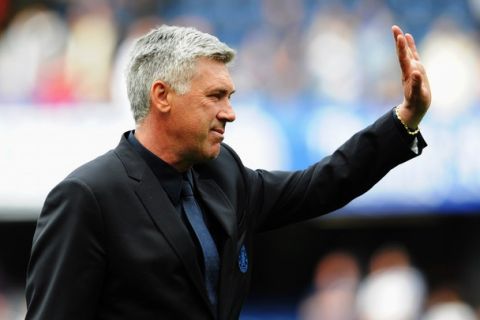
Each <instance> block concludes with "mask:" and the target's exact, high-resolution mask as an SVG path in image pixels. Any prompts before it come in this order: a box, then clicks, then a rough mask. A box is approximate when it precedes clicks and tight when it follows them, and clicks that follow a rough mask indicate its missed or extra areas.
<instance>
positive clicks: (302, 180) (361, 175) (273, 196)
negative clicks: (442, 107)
mask: <svg viewBox="0 0 480 320" xmlns="http://www.w3.org/2000/svg"><path fill="white" fill-rule="evenodd" d="M417 141H418V149H419V152H418V154H421V151H422V149H423V148H424V147H425V146H426V143H425V141H424V140H423V138H422V136H421V135H418V136H417ZM418 154H417V153H415V152H413V151H412V148H411V144H410V143H408V142H407V141H406V139H405V137H404V134H403V133H402V132H401V131H400V130H399V128H398V127H397V126H396V124H395V119H394V118H393V116H392V113H391V111H390V112H388V113H386V114H385V115H384V116H382V117H381V118H379V119H378V120H377V121H376V122H374V123H373V124H372V125H370V126H369V127H367V128H365V129H364V130H362V131H360V132H358V133H357V134H355V135H354V136H353V137H351V138H350V139H349V140H348V141H347V142H345V143H344V144H343V145H342V146H341V147H340V148H338V149H337V150H336V151H335V152H334V153H333V154H332V155H330V156H328V157H326V158H324V159H323V160H321V161H320V162H318V163H316V164H314V165H312V166H310V167H309V168H307V169H306V170H302V171H295V172H280V171H265V170H256V171H252V170H247V177H248V185H249V198H250V201H249V203H250V209H249V212H251V213H252V216H251V217H250V219H252V221H251V223H253V224H254V226H255V228H256V230H257V231H264V230H269V229H273V228H278V227H281V226H284V225H287V224H291V223H295V222H299V221H302V220H306V219H310V218H313V217H317V216H320V215H322V214H325V213H328V212H331V211H333V210H335V209H338V208H340V207H342V206H344V205H346V204H347V203H348V202H350V201H351V200H353V199H354V198H356V197H358V196H359V195H361V194H363V193H364V192H366V191H367V190H369V189H370V188H371V187H372V186H373V185H374V184H375V183H377V182H378V181H379V180H380V179H381V178H382V177H383V176H385V175H386V174H387V173H388V172H389V171H390V170H391V169H392V168H394V167H395V166H397V165H399V164H401V163H403V162H405V161H407V160H409V159H411V158H413V157H415V156H417V155H418Z"/></svg>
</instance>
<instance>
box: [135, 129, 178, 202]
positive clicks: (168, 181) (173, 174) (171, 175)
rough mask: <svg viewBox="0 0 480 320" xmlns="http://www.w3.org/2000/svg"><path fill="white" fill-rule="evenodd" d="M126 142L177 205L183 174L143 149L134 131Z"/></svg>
mask: <svg viewBox="0 0 480 320" xmlns="http://www.w3.org/2000/svg"><path fill="white" fill-rule="evenodd" d="M127 140H128V142H129V143H130V144H131V145H132V147H133V148H134V149H135V151H136V152H137V153H138V154H139V155H140V156H141V157H142V158H143V160H145V162H146V163H147V165H148V166H149V167H150V169H152V171H153V173H154V174H155V176H156V177H157V179H158V181H159V182H160V184H161V186H162V187H163V189H164V190H165V192H166V193H167V195H168V197H169V198H170V200H171V201H172V203H173V204H174V205H177V204H179V203H180V193H181V191H182V179H183V174H182V173H180V172H178V171H177V170H175V168H173V167H172V166H171V165H169V164H168V163H166V162H165V161H163V160H162V159H160V158H159V157H157V156H156V155H155V154H153V153H152V152H151V151H150V150H148V149H147V148H145V147H144V146H143V145H142V144H141V143H140V142H139V141H138V140H137V138H136V137H135V131H134V130H133V131H130V133H129V134H128V137H127Z"/></svg>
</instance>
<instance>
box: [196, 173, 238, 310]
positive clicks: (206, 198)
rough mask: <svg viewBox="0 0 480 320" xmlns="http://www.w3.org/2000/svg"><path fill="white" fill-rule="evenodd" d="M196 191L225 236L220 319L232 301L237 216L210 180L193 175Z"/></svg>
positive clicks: (223, 194) (222, 253) (219, 296)
mask: <svg viewBox="0 0 480 320" xmlns="http://www.w3.org/2000/svg"><path fill="white" fill-rule="evenodd" d="M194 179H195V181H196V184H197V190H198V193H199V195H200V197H201V200H202V201H203V203H204V204H205V207H206V208H205V209H206V210H207V213H208V214H211V215H213V216H214V217H215V219H217V221H218V222H219V223H220V225H221V226H222V228H223V230H224V231H225V233H226V235H227V239H226V240H225V243H224V244H223V250H222V252H221V261H222V262H221V263H222V265H221V271H220V281H219V284H218V287H219V289H218V308H219V310H218V311H219V315H220V318H223V316H224V315H225V314H227V313H228V311H229V309H225V308H226V307H227V306H228V305H229V303H226V302H228V301H229V300H230V299H232V295H233V293H232V288H231V284H232V283H234V281H233V280H232V276H233V275H234V274H235V270H234V268H235V267H236V266H237V256H236V243H237V238H238V235H237V216H236V213H235V210H234V208H233V206H232V204H231V202H230V201H229V200H228V198H227V197H226V195H225V193H224V192H223V191H222V190H221V188H220V187H219V186H218V185H217V184H216V183H215V181H213V180H211V179H202V178H199V177H198V175H195V174H194Z"/></svg>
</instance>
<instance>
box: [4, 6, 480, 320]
mask: <svg viewBox="0 0 480 320" xmlns="http://www.w3.org/2000/svg"><path fill="white" fill-rule="evenodd" d="M162 23H167V24H177V25H189V26H194V27H197V28H198V29H200V30H203V31H207V32H210V33H212V34H215V35H216V36H218V37H219V38H220V39H221V40H223V41H225V42H227V43H228V44H229V45H231V46H232V47H233V48H235V49H236V50H237V52H238V56H237V59H236V62H235V63H234V65H233V66H232V69H231V70H232V77H233V79H234V81H235V83H236V86H237V93H236V94H235V95H234V97H233V103H234V107H235V108H236V112H237V121H236V122H235V123H234V124H231V125H230V126H229V127H228V128H227V139H226V142H227V143H229V144H230V145H232V146H233V147H234V148H235V149H236V150H237V151H238V153H239V154H240V156H241V157H242V159H243V160H244V162H245V164H246V165H248V166H249V167H252V168H266V169H286V170H292V169H299V168H303V167H305V166H308V165H309V164H311V163H312V162H314V161H316V160H318V159H320V158H321V157H323V156H325V155H328V154H329V153H330V152H332V151H333V150H334V149H335V148H336V147H337V146H339V145H340V144H341V142H343V141H344V140H345V139H347V138H348V137H349V136H350V135H352V134H353V133H354V132H356V131H357V130H359V129H361V128H362V127H364V126H366V125H367V124H369V123H370V122H371V121H373V120H374V119H375V118H377V117H379V116H380V115H381V114H383V113H384V112H387V111H388V110H389V109H390V108H392V107H393V106H395V105H396V104H398V103H399V102H400V101H401V94H402V91H401V81H400V72H399V69H398V65H397V61H396V55H395V50H394V43H393V39H392V37H391V33H390V27H391V25H392V24H398V25H400V26H401V27H402V28H403V29H404V30H405V31H406V32H409V33H412V34H413V35H414V36H415V38H416V40H417V47H418V48H419V51H420V54H421V56H422V60H423V62H424V64H425V66H426V68H427V71H428V74H429V77H430V81H431V86H432V91H433V103H432V108H431V111H430V112H429V114H428V116H427V117H426V119H425V120H424V122H423V123H422V132H423V134H424V136H425V138H426V140H427V142H428V143H429V147H428V148H427V149H426V150H425V152H424V155H422V156H421V157H420V158H418V159H415V160H413V161H411V162H409V163H407V164H404V165H402V166H401V167H399V168H397V169H395V170H394V171H393V172H391V174H389V175H388V176H387V177H386V178H385V179H384V180H382V181H381V182H380V183H379V184H378V185H377V186H375V187H374V188H373V189H372V190H371V191H370V192H369V193H368V194H366V195H365V196H363V197H361V198H359V199H357V200H355V201H353V202H352V203H351V204H349V205H348V206H347V207H346V208H343V209H341V210H339V212H336V213H334V214H332V215H330V216H326V217H322V218H319V219H316V220H314V221H310V222H307V223H302V224H299V225H295V226H292V227H289V228H286V229H282V230H279V231H275V232H270V233H267V234H262V235H259V237H258V241H257V248H256V252H255V253H254V257H253V260H254V261H255V268H256V269H255V272H254V276H253V287H252V293H251V296H250V298H249V300H248V303H247V304H246V306H245V309H244V312H243V314H242V319H327V320H342V319H345V320H348V319H360V320H377V319H378V320H387V319H388V320H396V319H399V320H400V319H402V320H406V319H412V320H414V319H420V317H422V319H427V320H439V319H449V320H456V319H458V320H470V319H477V318H478V315H479V314H480V253H479V252H480V250H479V249H480V236H479V231H480V160H479V155H478V153H479V150H480V85H479V84H480V81H479V80H480V79H479V77H480V72H479V71H480V48H479V39H480V34H479V31H480V0H422V1H415V0H341V1H339V0H336V1H334V0H263V1H261V0H255V1H254V0H228V1H227V0H161V1H159V0H139V1H127V0H79V1H74V0H50V1H35V0H15V1H13V0H0V129H1V134H0V146H1V148H0V150H1V151H0V319H1V320H3V319H23V317H24V312H25V302H24V298H23V290H24V275H25V268H26V263H27V259H28V253H29V249H30V245H31V239H32V235H33V230H34V228H35V219H36V217H37V216H38V214H39V211H40V208H41V206H42V202H43V200H44V198H45V197H46V195H47V193H48V191H49V190H50V189H51V188H52V187H53V186H54V185H55V184H56V183H57V182H58V181H59V180H61V179H62V178H63V177H64V176H65V175H66V174H68V173H69V172H70V171H71V170H73V169H74V168H75V167H77V166H78V165H80V164H82V163H84V162H86V161H88V160H90V159H92V158H93V157H95V156H97V155H99V154H101V153H103V152H105V151H106V150H108V149H110V148H113V147H115V145H116V143H117V141H118V140H119V138H120V134H121V133H122V132H124V131H126V130H129V129H131V128H133V125H134V124H133V120H132V119H131V115H130V111H129V107H128V101H127V99H126V93H125V88H124V82H123V68H124V66H125V61H126V55H127V52H128V49H129V47H130V46H131V44H132V42H133V40H134V39H135V37H137V36H138V35H140V34H142V33H144V32H146V31H148V30H149V29H150V28H152V27H153V26H155V25H158V24H162ZM292 240H293V241H292Z"/></svg>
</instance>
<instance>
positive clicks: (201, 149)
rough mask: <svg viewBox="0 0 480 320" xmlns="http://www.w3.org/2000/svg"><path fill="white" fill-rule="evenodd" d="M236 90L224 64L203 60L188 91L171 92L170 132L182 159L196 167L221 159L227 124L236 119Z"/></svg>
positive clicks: (197, 67) (200, 61) (198, 62)
mask: <svg viewBox="0 0 480 320" xmlns="http://www.w3.org/2000/svg"><path fill="white" fill-rule="evenodd" d="M234 91H235V90H234V85H233V82H232V79H231V78H230V73H229V72H228V69H227V67H226V65H225V64H224V63H223V62H219V61H215V60H211V59H206V58H200V59H199V60H198V61H197V65H196V72H195V75H194V76H193V78H192V80H191V82H190V89H189V91H187V93H185V94H182V95H180V94H177V93H175V92H170V93H169V95H168V102H169V105H170V107H171V109H170V114H169V117H170V119H169V121H168V123H169V126H168V131H169V137H171V138H172V139H173V142H174V146H173V148H175V149H176V150H177V152H176V153H177V156H178V158H179V159H181V160H182V161H184V162H186V163H190V164H194V163H197V162H200V161H204V160H209V159H213V158H215V157H217V156H218V154H219V153H220V143H221V142H222V141H223V137H224V134H225V126H226V123H227V122H232V121H234V120H235V113H234V111H233V108H232V105H231V104H230V97H231V95H232V94H233V92H234Z"/></svg>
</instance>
